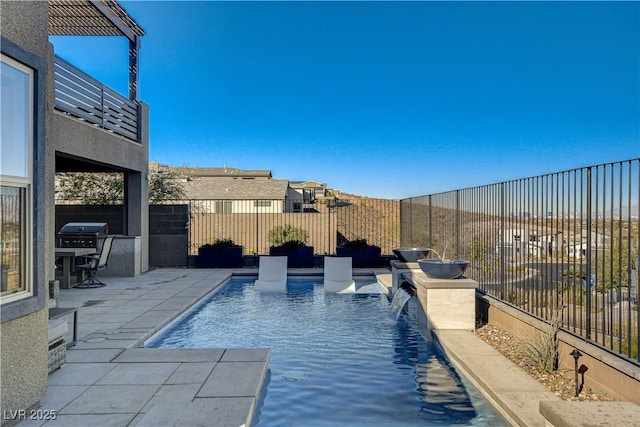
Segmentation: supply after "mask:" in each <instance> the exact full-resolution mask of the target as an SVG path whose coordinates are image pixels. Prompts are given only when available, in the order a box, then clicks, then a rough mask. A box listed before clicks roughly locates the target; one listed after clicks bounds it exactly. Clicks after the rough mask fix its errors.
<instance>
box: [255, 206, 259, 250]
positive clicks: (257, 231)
mask: <svg viewBox="0 0 640 427" xmlns="http://www.w3.org/2000/svg"><path fill="white" fill-rule="evenodd" d="M258 205H259V203H258V202H256V203H254V206H255V211H256V249H255V251H254V252H255V254H256V255H259V254H260V247H259V246H258V245H259V244H260V238H259V237H258V236H260V230H259V227H260V216H259V213H258V211H259V209H258Z"/></svg>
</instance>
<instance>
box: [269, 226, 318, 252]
mask: <svg viewBox="0 0 640 427" xmlns="http://www.w3.org/2000/svg"><path fill="white" fill-rule="evenodd" d="M267 240H269V243H271V245H273V246H283V244H284V243H285V242H298V243H291V244H290V245H299V244H300V243H302V246H305V245H306V244H307V240H309V233H307V231H306V230H303V229H301V228H298V227H294V226H292V225H289V224H286V225H278V226H275V227H273V228H272V229H271V230H270V231H269V234H268V235H267ZM297 247H300V246H297Z"/></svg>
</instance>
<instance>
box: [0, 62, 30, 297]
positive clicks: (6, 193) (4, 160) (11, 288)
mask: <svg viewBox="0 0 640 427" xmlns="http://www.w3.org/2000/svg"><path fill="white" fill-rule="evenodd" d="M1 66H2V69H1V72H0V83H1V85H2V87H1V90H2V98H1V106H0V122H2V130H1V131H0V184H1V185H0V222H1V224H2V229H1V230H0V267H1V276H0V284H1V285H0V286H1V293H0V303H6V302H9V301H14V300H16V299H20V298H24V297H27V296H31V295H32V294H33V286H32V280H33V279H32V273H31V266H32V265H33V254H32V249H31V246H32V245H30V244H29V242H30V241H31V236H32V230H33V221H32V216H31V209H32V206H33V200H32V198H33V189H32V186H33V171H32V169H31V164H32V158H33V154H32V153H33V128H34V123H33V105H34V93H33V79H34V71H33V70H32V69H31V68H29V67H26V66H25V65H23V64H21V63H19V62H16V61H14V60H13V59H11V58H9V57H7V56H5V55H2V62H1Z"/></svg>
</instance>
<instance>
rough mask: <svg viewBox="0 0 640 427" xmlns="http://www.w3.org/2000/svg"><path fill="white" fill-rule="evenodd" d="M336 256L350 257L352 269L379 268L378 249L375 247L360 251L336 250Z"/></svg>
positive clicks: (349, 249)
mask: <svg viewBox="0 0 640 427" xmlns="http://www.w3.org/2000/svg"><path fill="white" fill-rule="evenodd" d="M336 255H338V256H344V257H349V256H350V257H351V259H352V265H353V267H356V268H358V267H379V266H380V264H381V261H380V248H379V247H377V246H370V247H368V248H362V249H352V248H341V247H338V248H336Z"/></svg>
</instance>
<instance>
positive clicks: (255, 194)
mask: <svg viewBox="0 0 640 427" xmlns="http://www.w3.org/2000/svg"><path fill="white" fill-rule="evenodd" d="M288 187H289V181H287V180H286V179H256V180H254V179H229V180H226V179H225V180H208V179H195V180H192V181H186V182H184V183H183V188H184V190H185V192H186V195H187V198H189V199H196V200H207V199H211V200H259V199H264V200H284V198H285V197H286V195H287V188H288Z"/></svg>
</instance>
